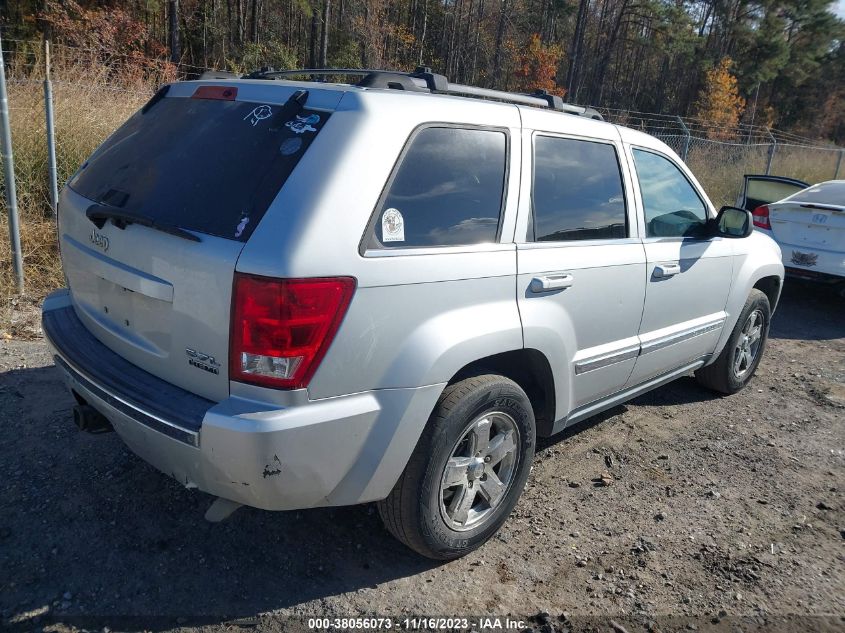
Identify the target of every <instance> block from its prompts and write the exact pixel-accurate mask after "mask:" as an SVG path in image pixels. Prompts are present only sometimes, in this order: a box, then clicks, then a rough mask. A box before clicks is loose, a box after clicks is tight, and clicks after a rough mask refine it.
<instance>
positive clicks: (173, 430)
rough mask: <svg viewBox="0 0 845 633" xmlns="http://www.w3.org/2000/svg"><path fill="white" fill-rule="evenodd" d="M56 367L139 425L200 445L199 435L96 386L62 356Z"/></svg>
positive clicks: (193, 444)
mask: <svg viewBox="0 0 845 633" xmlns="http://www.w3.org/2000/svg"><path fill="white" fill-rule="evenodd" d="M53 359H54V361H55V363H56V366H57V367H61V368H62V369H63V370H64V371H65V372H66V373H67V374H68V375H69V376H70V378H71V379H72V380H73V381H75V382H77V383H79V386H80V387H82V388H83V389H85V391H87V392H89V393H90V394H91V395H93V396H94V397H95V398H98V399H99V400H102V401H103V402H104V403H106V404H107V405H109V406H110V407H112V408H113V409H116V410H117V411H120V413H122V414H123V415H125V416H127V417H129V418H132V419H133V420H135V421H136V422H138V423H139V424H143V425H144V426H147V427H149V428H151V429H153V430H154V431H158V432H159V433H163V434H164V435H167V436H168V437H172V438H173V439H174V440H179V441H180V442H184V443H185V444H190V445H191V446H196V447H198V446H199V444H200V441H199V433H195V432H194V431H191V430H188V429H184V428H182V427H180V426H177V425H176V424H173V423H172V422H168V421H167V420H164V419H162V418H160V417H158V416H155V415H153V414H151V413H149V412H147V411H144V410H142V409H140V408H138V407H137V406H136V405H134V404H132V403H131V402H127V401H126V400H124V399H123V398H121V397H120V396H117V395H115V394H113V393H111V392H109V391H107V390H105V389H103V388H102V387H100V386H99V385H96V384H94V383H93V382H91V380H89V379H88V378H86V377H85V376H84V375H83V374H82V373H81V372H79V371H78V370H76V369H74V368H73V367H71V366H70V364H69V363H68V362H67V361H66V360H65V359H64V358H62V357H61V356H59V355H58V354H56V355H55V356H54V357H53Z"/></svg>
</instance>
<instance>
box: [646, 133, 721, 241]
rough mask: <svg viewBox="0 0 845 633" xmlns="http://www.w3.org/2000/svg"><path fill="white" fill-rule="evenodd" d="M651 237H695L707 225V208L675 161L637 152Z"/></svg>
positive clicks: (647, 232) (647, 224) (647, 229)
mask: <svg viewBox="0 0 845 633" xmlns="http://www.w3.org/2000/svg"><path fill="white" fill-rule="evenodd" d="M634 163H635V164H636V167H637V178H638V179H639V181H640V192H641V193H642V197H643V207H644V210H645V228H646V235H647V236H648V237H695V236H696V235H698V234H699V233H700V231H701V229H702V227H703V226H704V224H705V223H706V222H707V208H706V207H705V206H704V203H703V202H702V201H701V198H699V197H698V194H697V193H696V192H695V190H694V189H693V188H692V185H691V184H690V183H689V181H688V180H687V179H686V177H685V176H684V175H683V173H681V170H680V169H678V167H676V166H675V164H674V163H672V161H670V160H669V159H667V158H664V157H663V156H659V155H658V154H653V153H652V152H646V151H644V150H639V149H635V150H634Z"/></svg>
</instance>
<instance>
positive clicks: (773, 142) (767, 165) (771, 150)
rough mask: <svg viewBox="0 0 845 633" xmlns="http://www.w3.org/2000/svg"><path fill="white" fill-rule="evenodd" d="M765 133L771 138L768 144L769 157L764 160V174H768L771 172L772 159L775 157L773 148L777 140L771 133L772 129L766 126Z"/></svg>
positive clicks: (776, 144) (775, 146)
mask: <svg viewBox="0 0 845 633" xmlns="http://www.w3.org/2000/svg"><path fill="white" fill-rule="evenodd" d="M766 134H768V135H769V138H770V139H772V143H771V145H769V158H768V160H767V161H766V175H767V176H768V175H769V174H771V173H772V161H773V160H774V158H775V150H776V149H777V146H778V141H777V139H776V138H775V137H774V135H772V131H771V130H770V129H769V128H766Z"/></svg>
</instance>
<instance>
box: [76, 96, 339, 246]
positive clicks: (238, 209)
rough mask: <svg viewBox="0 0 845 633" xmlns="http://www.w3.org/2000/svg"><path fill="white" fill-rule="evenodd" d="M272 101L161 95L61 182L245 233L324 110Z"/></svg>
mask: <svg viewBox="0 0 845 633" xmlns="http://www.w3.org/2000/svg"><path fill="white" fill-rule="evenodd" d="M289 112H290V110H289V109H288V110H285V111H283V109H282V106H281V105H263V104H256V103H247V102H243V101H224V100H218V99H215V100H209V99H187V98H179V97H169V98H164V99H161V100H160V101H158V103H155V104H154V105H152V106H151V107H150V108H149V109H148V110H147V112H145V113H142V112H138V113H136V114H135V115H134V116H132V117H131V118H130V119H129V120H128V121H127V122H126V123H125V124H124V125H123V126H122V127H121V128H120V129H118V130H117V131H116V132H115V133H114V134H113V135H112V136H111V137H110V138H109V139H108V140H107V141H106V142H105V143H104V144H103V145H102V146H101V147H100V148H99V149H98V150H97V151H96V152H95V153H94V155H93V156H91V158H90V159H89V160H88V161H87V162H86V163H85V164H84V165H83V167H82V168H81V169H80V170H79V172H77V174H76V175H75V176H74V177H73V179H72V180H71V181H70V187H71V188H72V189H73V190H74V191H76V192H77V193H79V194H81V195H83V196H85V197H86V198H89V199H90V200H94V201H96V202H100V203H104V204H109V205H111V206H116V207H120V208H123V209H125V210H127V211H131V212H133V213H140V214H142V215H146V216H149V217H151V218H153V219H154V220H157V221H159V222H161V223H166V224H170V225H175V226H179V227H182V228H185V229H190V230H194V231H198V232H200V233H209V234H211V235H217V236H220V237H227V238H231V239H238V240H241V241H246V240H247V239H248V238H249V235H250V234H251V233H252V230H253V229H254V228H255V226H256V225H257V224H258V222H259V220H260V219H261V217H262V216H263V215H264V212H265V211H266V210H267V207H268V206H269V205H270V203H271V202H272V201H273V198H275V197H276V194H277V193H278V192H279V189H280V188H281V186H282V184H284V182H285V180H286V179H287V177H288V176H289V175H290V173H291V172H292V171H293V168H294V167H295V166H296V164H297V163H298V162H299V159H300V158H301V157H302V155H303V154H304V152H305V151H306V150H307V149H308V146H309V145H310V144H311V142H312V141H313V139H314V137H315V136H316V135H317V133H318V132H319V131H320V129H321V128H322V126H323V124H324V123H325V122H326V119H327V118H328V114H327V113H325V112H315V111H313V110H308V109H305V110H302V111H300V112H299V114H298V115H297V116H290V115H289V114H288V113H289Z"/></svg>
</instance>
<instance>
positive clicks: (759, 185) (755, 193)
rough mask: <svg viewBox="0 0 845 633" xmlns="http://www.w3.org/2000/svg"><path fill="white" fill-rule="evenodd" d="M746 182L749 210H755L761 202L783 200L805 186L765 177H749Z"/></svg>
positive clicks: (746, 200)
mask: <svg viewBox="0 0 845 633" xmlns="http://www.w3.org/2000/svg"><path fill="white" fill-rule="evenodd" d="M746 183H747V184H746V189H745V208H746V209H747V210H748V211H753V210H754V209H756V208H757V207H759V206H760V205H761V204H769V203H770V202H777V201H778V200H783V199H784V198H786V197H787V196H791V195H792V194H794V193H795V192H797V191H801V190H802V189H803V188H804V187H805V185H800V184H794V183H791V182H786V181H783V180H774V179H772V180H768V179H764V178H748V179H747V181H746Z"/></svg>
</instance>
